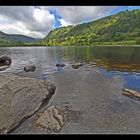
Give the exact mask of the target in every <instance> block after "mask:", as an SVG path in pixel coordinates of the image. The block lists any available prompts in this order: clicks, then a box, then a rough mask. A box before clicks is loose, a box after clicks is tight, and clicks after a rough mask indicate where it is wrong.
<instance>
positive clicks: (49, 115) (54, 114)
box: [35, 106, 64, 132]
mask: <svg viewBox="0 0 140 140" xmlns="http://www.w3.org/2000/svg"><path fill="white" fill-rule="evenodd" d="M35 125H36V127H37V128H39V129H49V130H51V131H55V132H58V131H60V130H61V128H62V127H63V126H64V115H63V114H62V113H61V112H60V110H59V109H58V108H56V107H54V106H51V107H49V108H47V109H46V110H45V111H44V112H42V113H39V114H38V115H37V117H36V120H35Z"/></svg>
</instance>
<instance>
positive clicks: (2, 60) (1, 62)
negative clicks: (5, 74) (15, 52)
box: [0, 56, 12, 65]
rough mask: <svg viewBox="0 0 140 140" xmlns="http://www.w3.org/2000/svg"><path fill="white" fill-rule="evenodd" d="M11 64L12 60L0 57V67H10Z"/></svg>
mask: <svg viewBox="0 0 140 140" xmlns="http://www.w3.org/2000/svg"><path fill="white" fill-rule="evenodd" d="M11 63H12V59H11V58H10V57H8V56H2V57H0V65H10V64H11Z"/></svg>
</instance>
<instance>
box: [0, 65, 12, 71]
mask: <svg viewBox="0 0 140 140" xmlns="http://www.w3.org/2000/svg"><path fill="white" fill-rule="evenodd" d="M9 67H10V66H9V65H5V66H0V71H3V70H6V69H7V68H9Z"/></svg>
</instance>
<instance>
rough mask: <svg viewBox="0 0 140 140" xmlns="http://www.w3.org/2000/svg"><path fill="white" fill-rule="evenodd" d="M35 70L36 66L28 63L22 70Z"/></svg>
mask: <svg viewBox="0 0 140 140" xmlns="http://www.w3.org/2000/svg"><path fill="white" fill-rule="evenodd" d="M35 70H36V66H35V65H29V66H26V67H24V71H25V72H33V71H35Z"/></svg>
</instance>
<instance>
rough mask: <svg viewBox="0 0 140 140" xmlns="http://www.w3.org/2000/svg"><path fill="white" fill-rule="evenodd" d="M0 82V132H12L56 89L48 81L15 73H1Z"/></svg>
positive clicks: (48, 98)
mask: <svg viewBox="0 0 140 140" xmlns="http://www.w3.org/2000/svg"><path fill="white" fill-rule="evenodd" d="M0 83H1V84H0V133H7V132H10V131H11V130H13V129H14V128H15V127H16V126H18V125H19V124H20V123H21V122H23V121H24V120H25V119H27V118H28V117H30V116H31V115H33V114H34V113H35V112H36V111H38V109H39V108H40V106H41V105H42V103H43V101H46V102H47V101H48V100H50V98H51V97H52V95H53V94H54V92H55V89H56V87H55V86H54V84H52V83H49V82H48V81H44V80H37V79H34V78H28V77H20V76H16V75H13V74H7V75H0Z"/></svg>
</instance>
